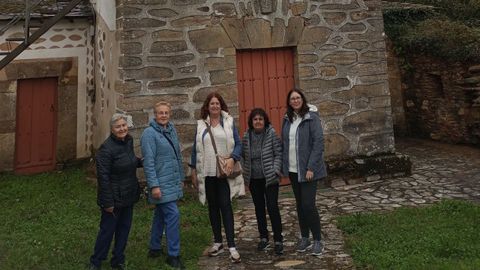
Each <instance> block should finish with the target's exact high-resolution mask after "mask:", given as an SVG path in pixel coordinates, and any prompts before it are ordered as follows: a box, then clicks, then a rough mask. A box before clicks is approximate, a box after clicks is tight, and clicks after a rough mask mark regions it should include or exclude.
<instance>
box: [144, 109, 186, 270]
mask: <svg viewBox="0 0 480 270" xmlns="http://www.w3.org/2000/svg"><path fill="white" fill-rule="evenodd" d="M154 113H155V119H152V120H151V121H150V126H149V127H148V128H146V129H145V131H144V132H143V134H142V138H141V147H142V154H143V158H144V161H143V166H144V172H145V177H146V178H147V185H148V191H149V201H150V203H152V204H155V205H156V208H155V214H154V216H153V222H152V232H151V236H150V250H149V253H148V254H149V256H150V257H157V256H158V255H160V254H161V238H162V234H163V229H164V226H165V235H166V238H167V255H168V257H167V264H168V265H170V266H171V267H173V268H175V269H183V264H182V263H181V261H180V212H179V210H178V207H177V201H178V200H179V199H180V198H182V196H183V191H182V189H183V180H184V179H185V175H184V173H183V165H182V154H181V150H180V143H179V140H178V135H177V131H176V130H175V127H174V126H173V124H172V123H171V122H170V113H171V106H170V103H168V102H158V103H157V104H155V106H154Z"/></svg>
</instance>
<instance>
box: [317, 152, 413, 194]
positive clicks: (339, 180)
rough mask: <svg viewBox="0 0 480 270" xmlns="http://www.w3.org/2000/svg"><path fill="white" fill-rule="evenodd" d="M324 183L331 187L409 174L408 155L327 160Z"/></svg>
mask: <svg viewBox="0 0 480 270" xmlns="http://www.w3.org/2000/svg"><path fill="white" fill-rule="evenodd" d="M327 167H328V172H329V174H328V176H327V179H326V185H327V186H329V187H333V188H339V187H344V186H347V185H357V184H361V183H363V182H375V181H379V180H382V179H387V178H396V177H404V176H408V175H411V172H412V162H411V160H410V157H409V156H407V155H402V154H399V153H395V154H390V153H389V154H379V155H375V156H371V157H355V158H350V159H343V160H334V161H327Z"/></svg>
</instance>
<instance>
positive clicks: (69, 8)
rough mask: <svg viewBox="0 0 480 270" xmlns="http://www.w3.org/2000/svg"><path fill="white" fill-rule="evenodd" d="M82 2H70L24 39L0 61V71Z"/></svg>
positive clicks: (80, 0)
mask: <svg viewBox="0 0 480 270" xmlns="http://www.w3.org/2000/svg"><path fill="white" fill-rule="evenodd" d="M82 1H83V0H72V1H71V2H70V3H69V4H68V6H66V7H65V8H64V9H62V10H61V11H60V12H59V13H57V14H56V15H55V16H54V17H52V18H50V19H49V20H47V21H46V22H45V24H43V25H42V27H40V28H39V29H37V31H35V32H34V33H33V34H32V35H31V36H29V37H28V38H26V39H25V41H24V42H23V43H21V44H20V45H18V46H17V47H16V48H15V49H14V50H13V51H11V52H10V53H9V54H8V55H7V56H5V57H4V58H3V59H2V60H1V61H0V70H1V69H3V68H4V67H5V66H6V65H8V64H9V63H10V62H12V61H13V59H15V57H17V56H18V55H19V54H21V53H22V52H23V51H24V50H26V49H27V48H28V46H30V45H31V44H33V43H34V42H35V41H36V40H37V39H38V38H40V37H41V36H42V35H43V34H45V33H46V32H47V31H48V29H50V28H51V27H52V26H54V25H55V24H56V23H57V22H59V21H60V20H61V19H62V18H63V17H65V16H66V15H67V14H68V13H70V11H72V9H73V8H74V7H76V6H77V5H78V4H79V3H80V2H82Z"/></svg>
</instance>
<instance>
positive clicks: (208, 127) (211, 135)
mask: <svg viewBox="0 0 480 270" xmlns="http://www.w3.org/2000/svg"><path fill="white" fill-rule="evenodd" d="M205 124H206V125H207V131H208V134H210V139H211V140H212V145H213V151H215V156H218V152H217V145H216V144H215V138H214V137H213V133H212V129H211V127H210V125H209V124H208V123H207V122H205Z"/></svg>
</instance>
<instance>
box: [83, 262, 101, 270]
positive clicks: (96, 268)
mask: <svg viewBox="0 0 480 270" xmlns="http://www.w3.org/2000/svg"><path fill="white" fill-rule="evenodd" d="M101 268H102V267H101V266H96V265H95V264H93V263H89V264H88V265H87V268H86V269H87V270H100V269H101Z"/></svg>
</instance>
